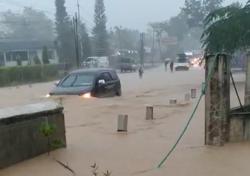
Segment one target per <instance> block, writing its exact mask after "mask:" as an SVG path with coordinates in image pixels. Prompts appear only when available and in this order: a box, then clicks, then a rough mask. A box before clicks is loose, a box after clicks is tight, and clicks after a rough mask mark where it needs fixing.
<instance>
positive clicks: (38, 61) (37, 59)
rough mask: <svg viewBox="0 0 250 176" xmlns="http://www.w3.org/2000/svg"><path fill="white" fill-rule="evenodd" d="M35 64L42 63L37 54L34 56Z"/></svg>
mask: <svg viewBox="0 0 250 176" xmlns="http://www.w3.org/2000/svg"><path fill="white" fill-rule="evenodd" d="M34 64H35V65H41V61H40V59H39V57H38V56H37V55H36V56H35V57H34Z"/></svg>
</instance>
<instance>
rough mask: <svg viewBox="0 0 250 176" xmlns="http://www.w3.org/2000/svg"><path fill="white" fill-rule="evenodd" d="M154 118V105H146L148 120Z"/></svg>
mask: <svg viewBox="0 0 250 176" xmlns="http://www.w3.org/2000/svg"><path fill="white" fill-rule="evenodd" d="M153 119H154V107H153V106H147V107H146V120H153Z"/></svg>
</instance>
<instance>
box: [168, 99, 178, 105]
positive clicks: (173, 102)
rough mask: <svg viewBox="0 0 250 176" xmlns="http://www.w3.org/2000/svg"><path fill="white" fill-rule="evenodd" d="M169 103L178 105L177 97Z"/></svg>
mask: <svg viewBox="0 0 250 176" xmlns="http://www.w3.org/2000/svg"><path fill="white" fill-rule="evenodd" d="M169 104H170V105H176V104H177V99H170V100H169Z"/></svg>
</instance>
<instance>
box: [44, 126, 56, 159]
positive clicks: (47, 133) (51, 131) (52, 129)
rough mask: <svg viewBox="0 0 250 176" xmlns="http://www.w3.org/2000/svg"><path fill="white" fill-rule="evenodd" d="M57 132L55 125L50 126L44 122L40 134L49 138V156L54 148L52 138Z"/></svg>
mask: <svg viewBox="0 0 250 176" xmlns="http://www.w3.org/2000/svg"><path fill="white" fill-rule="evenodd" d="M55 131H56V126H55V125H54V124H50V123H49V122H44V123H42V124H41V126H40V133H41V134H42V135H43V136H44V137H46V138H47V150H48V155H49V154H50V150H51V147H52V143H51V141H50V138H51V136H52V135H53V134H54V133H55Z"/></svg>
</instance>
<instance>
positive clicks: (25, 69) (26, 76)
mask: <svg viewBox="0 0 250 176" xmlns="http://www.w3.org/2000/svg"><path fill="white" fill-rule="evenodd" d="M57 78H59V71H58V66H57V65H35V66H16V67H2V68H0V87H3V86H13V85H18V84H26V83H35V82H44V81H52V80H55V79H57Z"/></svg>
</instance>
